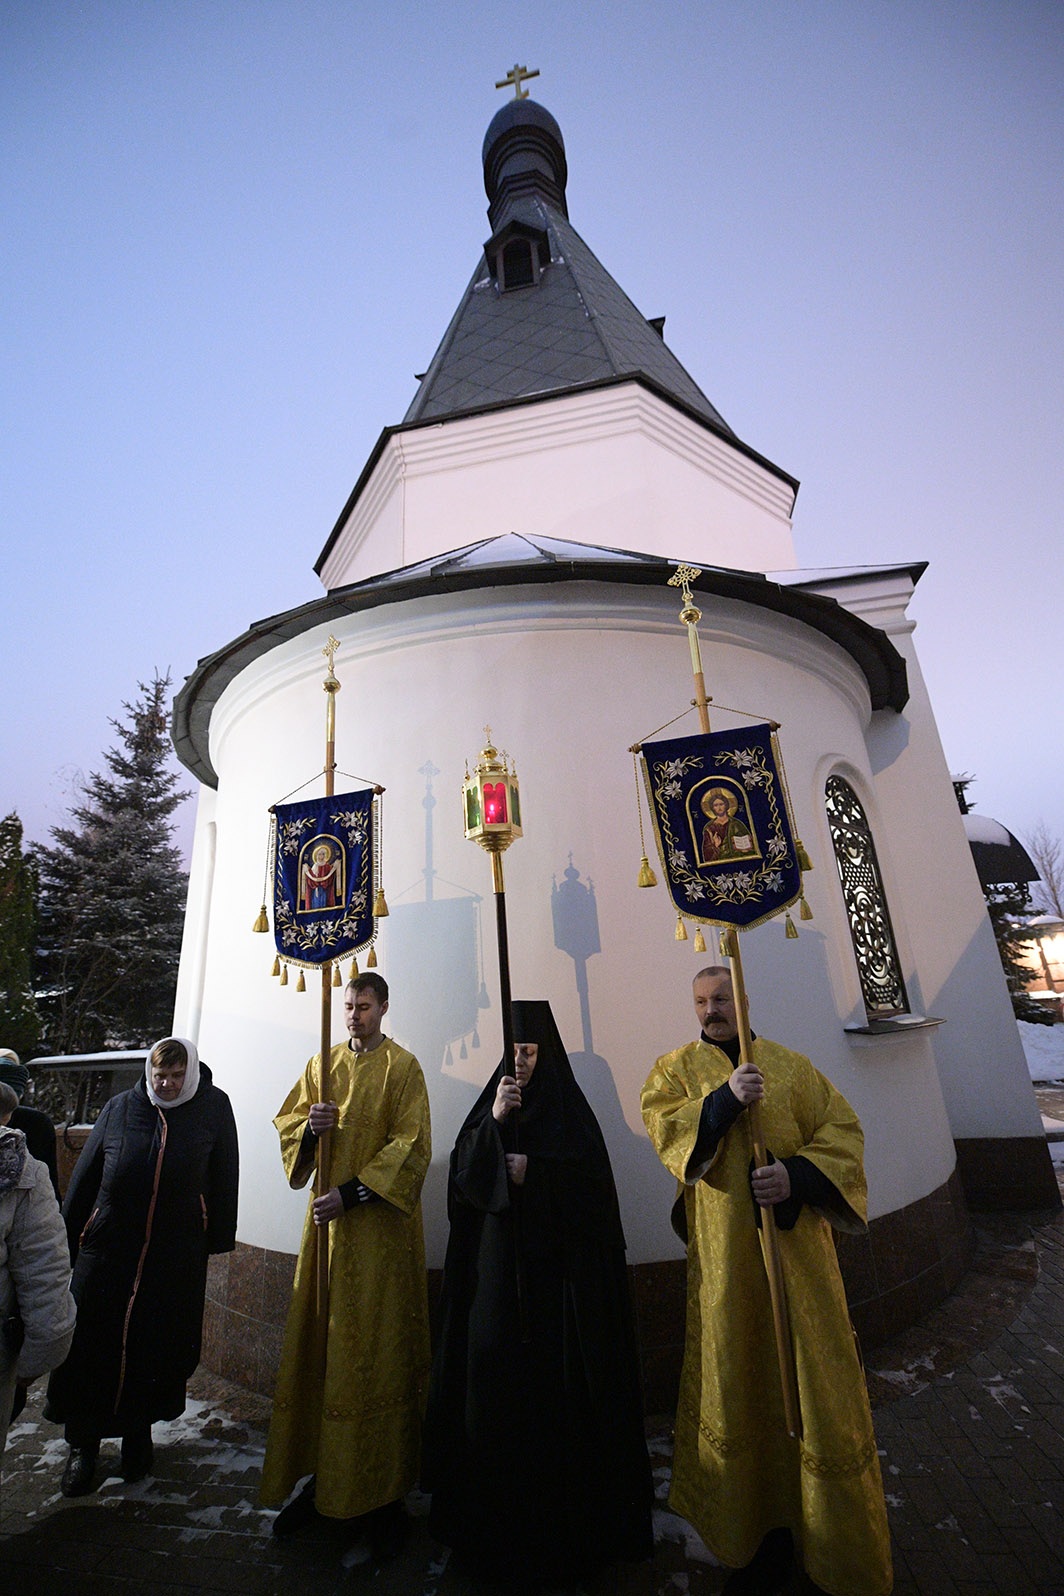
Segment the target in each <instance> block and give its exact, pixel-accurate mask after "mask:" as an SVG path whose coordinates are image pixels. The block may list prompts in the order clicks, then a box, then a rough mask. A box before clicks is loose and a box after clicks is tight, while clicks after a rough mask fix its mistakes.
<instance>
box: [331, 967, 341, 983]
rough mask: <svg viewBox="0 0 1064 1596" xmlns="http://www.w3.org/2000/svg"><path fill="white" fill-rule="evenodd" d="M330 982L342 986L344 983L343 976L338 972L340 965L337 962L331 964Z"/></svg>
mask: <svg viewBox="0 0 1064 1596" xmlns="http://www.w3.org/2000/svg"><path fill="white" fill-rule="evenodd" d="M332 984H333V986H343V984H344V980H343V976H342V975H341V974H340V966H339V965H338V964H334V965H333V979H332Z"/></svg>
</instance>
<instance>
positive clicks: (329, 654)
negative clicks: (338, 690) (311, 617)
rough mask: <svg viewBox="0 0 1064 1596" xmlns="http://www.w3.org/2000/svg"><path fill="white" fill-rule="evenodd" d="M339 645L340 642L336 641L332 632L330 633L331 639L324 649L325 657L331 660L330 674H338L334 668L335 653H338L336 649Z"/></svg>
mask: <svg viewBox="0 0 1064 1596" xmlns="http://www.w3.org/2000/svg"><path fill="white" fill-rule="evenodd" d="M339 647H340V645H339V643H338V642H337V641H336V639H335V637H334V636H333V635H332V633H331V632H330V633H329V641H328V642H327V643H326V645H325V647H324V648H323V649H322V653H323V654H324V656H325V658H326V659H327V660H328V661H329V675H330V676H335V674H336V672H335V671H334V670H333V655H334V654H335V653H336V650H337V649H338V648H339Z"/></svg>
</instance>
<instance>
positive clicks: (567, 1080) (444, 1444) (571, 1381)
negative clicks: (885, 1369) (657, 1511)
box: [424, 1003, 653, 1582]
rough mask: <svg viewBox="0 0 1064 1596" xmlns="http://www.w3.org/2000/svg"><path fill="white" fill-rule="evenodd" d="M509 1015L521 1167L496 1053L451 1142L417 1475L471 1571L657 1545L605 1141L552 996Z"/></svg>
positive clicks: (634, 1552) (534, 1571) (566, 1567)
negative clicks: (510, 1163)
mask: <svg viewBox="0 0 1064 1596" xmlns="http://www.w3.org/2000/svg"><path fill="white" fill-rule="evenodd" d="M514 1015H515V1026H517V1021H518V1019H519V1018H520V1019H521V1020H523V1021H524V1022H525V1023H524V1024H523V1025H522V1026H517V1029H516V1030H515V1034H518V1032H519V1031H523V1032H524V1033H526V1034H523V1035H518V1039H519V1040H526V1041H538V1042H539V1044H540V1051H539V1059H538V1062H537V1064H536V1067H535V1072H534V1074H533V1076H532V1079H531V1081H530V1082H529V1084H528V1085H527V1086H526V1087H525V1089H524V1093H523V1103H522V1108H521V1114H520V1130H519V1135H520V1150H521V1151H522V1152H523V1153H526V1154H527V1157H528V1168H527V1173H526V1176H525V1181H524V1184H523V1185H522V1186H521V1187H520V1188H519V1189H518V1188H515V1187H513V1186H512V1185H511V1184H509V1182H508V1180H507V1172H506V1152H507V1150H508V1147H507V1142H508V1139H509V1134H510V1130H509V1125H507V1127H506V1129H505V1130H504V1129H501V1128H500V1126H499V1125H498V1124H497V1123H496V1121H495V1119H494V1118H493V1117H492V1113H491V1105H492V1102H493V1101H494V1097H495V1091H496V1088H497V1086H498V1083H499V1078H500V1076H501V1075H502V1073H503V1070H502V1066H501V1065H500V1067H499V1068H498V1069H497V1070H496V1071H495V1074H494V1075H493V1076H492V1078H491V1080H490V1081H489V1082H488V1085H487V1086H486V1087H485V1089H484V1092H483V1093H482V1095H481V1097H480V1099H479V1100H478V1102H477V1103H476V1105H475V1106H474V1108H473V1110H472V1112H471V1113H470V1115H469V1117H468V1119H467V1120H466V1122H465V1124H464V1125H463V1127H462V1130H461V1131H460V1132H459V1136H458V1141H457V1143H456V1144H455V1148H454V1152H453V1153H452V1155H451V1167H450V1183H449V1187H448V1209H449V1217H450V1221H451V1233H450V1240H449V1242H448V1247H447V1258H446V1263H445V1266H444V1279H443V1293H442V1300H441V1304H440V1323H439V1335H438V1339H437V1348H436V1356H435V1358H434V1362H433V1371H432V1381H431V1386H430V1392H429V1408H428V1417H427V1421H426V1430H425V1443H424V1484H425V1486H426V1488H427V1489H429V1490H431V1491H432V1510H431V1515H430V1519H429V1527H430V1529H431V1530H432V1532H433V1534H434V1535H435V1536H436V1538H437V1539H438V1540H441V1541H443V1542H444V1543H445V1544H446V1545H449V1546H451V1547H452V1548H453V1549H454V1551H455V1553H456V1555H457V1556H458V1557H459V1558H460V1559H461V1560H462V1561H463V1562H464V1563H465V1565H466V1566H467V1567H468V1568H469V1569H470V1570H471V1571H472V1572H474V1573H479V1574H483V1575H487V1576H496V1577H502V1578H504V1579H507V1578H508V1579H515V1578H517V1579H523V1580H531V1581H533V1582H535V1581H536V1580H537V1579H546V1580H550V1579H553V1578H556V1577H559V1576H563V1575H564V1576H569V1577H572V1576H574V1575H579V1573H580V1572H581V1571H585V1570H586V1571H590V1570H591V1569H593V1568H595V1567H597V1566H599V1565H601V1564H604V1563H607V1562H610V1561H612V1560H613V1559H615V1558H618V1557H626V1558H639V1557H645V1556H649V1555H650V1553H651V1551H652V1546H653V1542H652V1534H651V1517H650V1515H651V1506H652V1486H651V1478H650V1466H649V1462H648V1459H647V1450H646V1443H645V1439H644V1433H643V1417H642V1402H641V1396H640V1382H639V1370H638V1362H637V1354H636V1346H635V1336H634V1329H633V1323H632V1312H631V1302H630V1297H629V1289H628V1279H627V1270H626V1266H625V1249H624V1234H623V1232H622V1229H621V1222H620V1215H619V1212H618V1208H617V1197H616V1192H615V1189H614V1184H613V1176H612V1173H611V1170H610V1163H609V1157H608V1155H607V1152H606V1146H605V1143H604V1141H603V1139H602V1133H601V1131H600V1129H599V1126H598V1123H597V1121H596V1120H595V1117H594V1114H593V1113H592V1111H591V1108H590V1106H589V1104H588V1103H587V1100H586V1099H585V1098H584V1095H583V1093H582V1092H581V1091H580V1088H579V1087H578V1086H577V1084H576V1081H575V1079H574V1077H573V1074H572V1069H571V1067H570V1064H569V1060H568V1058H567V1057H566V1055H565V1052H564V1049H563V1047H562V1044H561V1040H560V1038H559V1037H558V1033H557V1029H556V1028H555V1026H554V1021H553V1018H552V1017H551V1015H550V1012H549V1008H548V1005H547V1004H546V1003H535V1004H532V1003H521V1004H518V1003H515V1004H514ZM507 1073H512V1066H511V1067H510V1070H508V1071H507ZM515 1218H516V1222H517V1227H518V1229H519V1232H520V1251H521V1255H522V1276H523V1287H524V1302H525V1320H526V1329H527V1339H522V1329H521V1325H520V1320H519V1313H518V1301H517V1284H516V1281H517V1272H516V1269H517V1265H516V1257H515Z"/></svg>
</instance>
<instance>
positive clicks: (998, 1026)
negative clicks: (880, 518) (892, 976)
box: [828, 572, 1042, 1138]
mask: <svg viewBox="0 0 1064 1596" xmlns="http://www.w3.org/2000/svg"><path fill="white" fill-rule="evenodd" d="M828 591H830V592H831V593H832V595H833V596H834V597H837V598H838V599H839V600H840V601H841V602H843V603H845V604H846V605H847V607H848V608H850V609H852V610H854V611H855V612H856V613H857V614H860V615H862V616H864V618H865V619H867V620H869V621H871V622H872V623H873V624H874V625H877V626H881V627H882V628H883V629H884V631H886V632H887V633H888V635H889V636H890V638H891V641H892V642H893V643H894V645H895V647H896V648H897V649H898V650H899V652H900V653H901V654H903V655H904V657H905V661H906V666H907V669H908V677H909V695H910V696H909V702H908V704H907V705H906V706H905V710H904V711H903V713H902V714H901V715H895V714H893V713H892V712H887V711H884V712H881V713H879V714H877V715H874V716H873V717H872V719H871V722H870V724H869V726H868V730H867V734H866V743H867V748H868V759H869V764H870V768H871V770H872V772H873V776H874V790H875V801H876V804H877V811H876V815H875V818H874V819H873V815H872V814H871V813H870V815H869V819H870V820H872V823H873V830H874V834H875V838H876V846H877V850H878V852H879V855H880V863H881V865H882V866H883V868H884V875H885V878H886V886H887V897H888V901H889V903H890V907H891V913H892V916H893V917H894V921H895V932H896V934H897V935H898V939H899V941H900V942H904V945H905V950H906V952H907V954H908V957H907V959H906V961H905V962H906V963H907V966H908V968H907V970H906V978H907V981H908V984H909V998H910V1002H911V1004H912V1006H913V1008H914V1009H917V1010H920V1011H922V1012H923V1013H925V1014H932V1015H935V1016H938V1017H940V1018H942V1019H944V1020H945V1021H946V1022H947V1023H946V1024H945V1025H943V1026H941V1027H940V1028H939V1029H938V1030H937V1031H936V1032H935V1033H934V1037H933V1041H932V1047H933V1051H934V1056H935V1059H936V1062H937V1065H938V1071H939V1076H940V1079H941V1082H942V1091H943V1096H944V1099H945V1103H946V1107H947V1111H948V1113H949V1118H950V1124H951V1127H952V1130H953V1134H954V1136H955V1137H958V1138H962V1137H1007V1136H1040V1135H1041V1134H1042V1122H1041V1116H1040V1114H1039V1112H1038V1108H1037V1105H1036V1103H1035V1099H1034V1092H1033V1089H1032V1086H1031V1078H1030V1074H1029V1072H1028V1069H1027V1066H1026V1063H1025V1061H1024V1056H1023V1050H1022V1048H1021V1046H1020V1040H1019V1033H1018V1031H1017V1029H1016V1022H1015V1018H1014V1016H1013V1012H1012V1004H1011V1002H1010V1001H1009V996H1008V991H1007V988H1006V986H1005V979H1004V975H1003V973H1002V969H1001V961H1000V959H999V957H998V952H997V946H996V944H995V942H994V934H993V930H992V928H991V925H990V920H989V917H988V915H987V912H986V903H985V900H984V898H983V894H982V890H981V888H980V886H979V880H978V877H977V876H976V872H975V865H974V863H973V861H972V854H971V849H970V848H969V846H968V842H967V839H966V837H965V835H964V827H963V824H962V820H961V814H960V810H959V809H958V807H957V800H956V797H955V796H954V792H953V784H952V782H951V780H950V775H949V769H948V766H947V764H946V759H945V755H944V754H943V751H942V744H941V741H940V739H939V735H938V728H937V726H936V724H935V719H934V713H933V711H932V708H931V703H930V700H929V698H928V693H927V688H926V685H925V683H924V679H923V674H922V672H921V670H920V663H919V660H918V658H917V654H916V647H915V642H914V638H913V632H914V626H915V623H914V622H913V621H911V620H910V619H909V618H908V616H907V615H906V613H905V607H906V604H907V603H908V600H909V598H910V597H911V594H912V581H911V579H910V578H909V577H908V576H905V575H903V574H902V573H900V572H899V573H897V574H895V575H892V576H889V577H881V578H870V579H869V580H867V581H860V580H855V581H854V582H853V583H852V585H849V586H846V587H841V588H840V587H839V586H838V584H835V585H833V586H832V587H831V588H830V589H829V590H828ZM843 774H845V772H843ZM859 796H860V797H861V799H862V802H864V803H865V805H866V808H867V807H868V800H867V798H866V795H865V794H864V793H863V792H860V793H859ZM896 904H897V906H898V907H897V910H895V905H896ZM910 972H911V973H910Z"/></svg>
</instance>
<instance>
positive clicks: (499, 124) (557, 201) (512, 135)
mask: <svg viewBox="0 0 1064 1596" xmlns="http://www.w3.org/2000/svg"><path fill="white" fill-rule="evenodd" d="M482 156H483V161H484V188H485V191H486V193H487V196H488V216H489V218H490V220H491V225H492V227H493V228H495V227H497V226H498V225H499V220H500V218H501V217H502V215H503V213H504V211H505V209H506V206H507V202H508V201H509V200H511V199H512V198H516V197H518V196H521V197H524V196H526V195H529V194H538V195H539V196H540V197H541V198H542V199H545V200H546V201H547V203H548V204H549V205H553V206H554V207H555V208H556V209H557V210H560V211H561V212H562V214H563V216H568V214H569V212H568V209H567V207H566V203H565V184H566V180H567V178H568V175H569V173H568V168H567V166H566V164H565V143H564V140H563V139H562V130H561V128H560V127H559V126H558V124H557V122H556V121H555V120H554V118H553V116H551V114H550V112H549V111H548V110H546V109H545V108H544V107H543V106H542V105H537V104H536V102H535V100H509V101H507V103H506V104H505V105H504V106H503V107H502V109H501V110H499V111H497V112H496V113H495V115H494V116H493V117H492V119H491V122H490V123H489V124H488V131H487V132H486V133H485V135H484V148H483V151H482Z"/></svg>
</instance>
